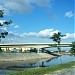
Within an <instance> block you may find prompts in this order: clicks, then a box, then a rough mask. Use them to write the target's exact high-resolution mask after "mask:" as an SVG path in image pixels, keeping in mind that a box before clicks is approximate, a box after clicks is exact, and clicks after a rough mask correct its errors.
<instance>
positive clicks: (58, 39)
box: [50, 32, 66, 52]
mask: <svg viewBox="0 0 75 75" xmlns="http://www.w3.org/2000/svg"><path fill="white" fill-rule="evenodd" d="M63 36H66V35H61V32H58V33H54V34H53V36H52V37H50V39H53V41H55V42H57V43H58V46H57V49H58V50H59V52H60V51H61V48H60V46H59V45H60V42H61V37H63Z"/></svg>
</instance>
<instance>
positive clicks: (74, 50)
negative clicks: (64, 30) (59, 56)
mask: <svg viewBox="0 0 75 75" xmlns="http://www.w3.org/2000/svg"><path fill="white" fill-rule="evenodd" d="M71 46H72V48H71V50H70V52H71V53H72V54H75V41H74V42H72V45H71Z"/></svg>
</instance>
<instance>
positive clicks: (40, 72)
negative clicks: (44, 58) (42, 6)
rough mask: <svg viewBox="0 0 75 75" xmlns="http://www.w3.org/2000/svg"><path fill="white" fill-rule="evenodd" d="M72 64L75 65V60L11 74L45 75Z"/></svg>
mask: <svg viewBox="0 0 75 75" xmlns="http://www.w3.org/2000/svg"><path fill="white" fill-rule="evenodd" d="M72 66H75V61H73V62H68V63H65V64H61V65H56V66H50V67H41V68H31V69H25V70H24V71H20V72H17V73H13V74H9V75H44V74H50V73H53V72H54V71H57V70H62V69H65V68H70V67H72Z"/></svg>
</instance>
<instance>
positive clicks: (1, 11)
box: [0, 10, 12, 52]
mask: <svg viewBox="0 0 75 75" xmlns="http://www.w3.org/2000/svg"><path fill="white" fill-rule="evenodd" d="M3 14H4V10H0V18H3V17H4V16H3ZM11 23H12V21H11V20H10V21H4V22H3V23H0V27H1V26H3V25H9V24H11ZM6 35H8V32H7V31H2V32H0V41H1V39H2V38H5V36H6ZM1 51H2V50H1V47H0V52H1Z"/></svg>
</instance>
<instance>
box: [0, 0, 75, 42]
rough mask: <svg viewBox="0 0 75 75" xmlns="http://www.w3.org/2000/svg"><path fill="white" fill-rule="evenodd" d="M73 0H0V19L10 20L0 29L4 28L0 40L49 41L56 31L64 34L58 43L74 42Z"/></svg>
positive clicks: (1, 20) (74, 15)
mask: <svg viewBox="0 0 75 75" xmlns="http://www.w3.org/2000/svg"><path fill="white" fill-rule="evenodd" d="M74 2H75V0H0V9H2V10H4V17H3V18H0V22H1V23H3V21H9V20H12V21H13V23H12V24H11V25H8V26H5V25H4V26H2V27H0V32H2V31H8V32H9V34H8V36H6V38H4V39H1V42H0V43H35V42H36V43H37V42H38V43H43V42H44V43H47V42H48V43H49V42H53V41H52V39H50V37H51V36H52V35H53V34H54V33H57V32H61V33H62V34H65V35H66V36H64V37H62V40H61V42H68V43H69V42H72V41H75V23H74V20H75V14H74Z"/></svg>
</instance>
